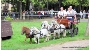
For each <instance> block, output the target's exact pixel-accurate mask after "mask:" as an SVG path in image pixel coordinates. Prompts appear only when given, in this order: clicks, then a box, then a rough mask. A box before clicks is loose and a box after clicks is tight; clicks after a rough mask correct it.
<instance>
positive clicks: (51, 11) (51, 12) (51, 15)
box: [50, 8, 54, 18]
mask: <svg viewBox="0 0 90 50" xmlns="http://www.w3.org/2000/svg"><path fill="white" fill-rule="evenodd" d="M53 11H54V10H53V8H52V9H51V10H50V17H51V18H52V17H53Z"/></svg>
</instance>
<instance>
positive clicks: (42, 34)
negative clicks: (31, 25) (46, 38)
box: [33, 31, 43, 36]
mask: <svg viewBox="0 0 90 50" xmlns="http://www.w3.org/2000/svg"><path fill="white" fill-rule="evenodd" d="M37 34H40V36H41V35H43V34H41V31H40V33H37ZM37 34H33V35H37Z"/></svg>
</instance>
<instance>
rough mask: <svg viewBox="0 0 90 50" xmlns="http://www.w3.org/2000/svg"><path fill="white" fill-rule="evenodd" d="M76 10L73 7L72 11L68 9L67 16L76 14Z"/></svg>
mask: <svg viewBox="0 0 90 50" xmlns="http://www.w3.org/2000/svg"><path fill="white" fill-rule="evenodd" d="M75 14H76V12H75V11H74V10H73V9H72V10H70V11H67V16H74V15H75Z"/></svg>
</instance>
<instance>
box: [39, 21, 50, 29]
mask: <svg viewBox="0 0 90 50" xmlns="http://www.w3.org/2000/svg"><path fill="white" fill-rule="evenodd" d="M49 27H50V25H49V24H48V21H42V24H41V29H47V30H49Z"/></svg>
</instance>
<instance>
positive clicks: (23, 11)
mask: <svg viewBox="0 0 90 50" xmlns="http://www.w3.org/2000/svg"><path fill="white" fill-rule="evenodd" d="M25 13H26V11H25V10H24V11H23V12H22V14H23V20H25Z"/></svg>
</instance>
